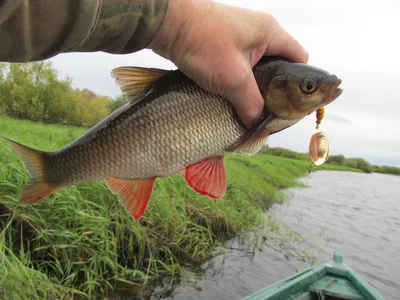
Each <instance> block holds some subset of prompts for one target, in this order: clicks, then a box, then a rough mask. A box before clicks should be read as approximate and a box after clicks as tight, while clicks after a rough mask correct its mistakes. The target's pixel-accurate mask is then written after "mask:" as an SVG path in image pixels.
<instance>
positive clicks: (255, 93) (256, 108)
mask: <svg viewBox="0 0 400 300" xmlns="http://www.w3.org/2000/svg"><path fill="white" fill-rule="evenodd" d="M227 98H228V99H229V100H230V101H231V102H232V104H233V106H234V108H235V110H236V113H237V115H238V117H239V119H240V120H241V121H242V122H243V124H244V125H245V126H246V127H248V128H250V127H252V125H254V123H255V122H257V121H258V120H259V118H260V117H261V114H262V112H263V108H264V99H263V97H262V96H261V93H260V90H259V89H258V86H257V83H256V80H255V78H254V75H253V73H251V75H250V76H249V78H248V80H247V81H246V82H245V83H244V84H243V85H242V86H241V87H240V88H237V89H235V90H234V91H231V92H230V93H229V94H228V95H227Z"/></svg>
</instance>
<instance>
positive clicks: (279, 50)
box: [265, 27, 309, 63]
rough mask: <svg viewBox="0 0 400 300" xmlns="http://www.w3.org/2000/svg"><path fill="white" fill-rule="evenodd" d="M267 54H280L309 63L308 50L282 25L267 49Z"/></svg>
mask: <svg viewBox="0 0 400 300" xmlns="http://www.w3.org/2000/svg"><path fill="white" fill-rule="evenodd" d="M265 55H267V56H268V55H271V56H272V55H280V56H284V57H286V58H288V59H290V60H293V61H295V62H300V63H307V62H308V57H309V54H308V52H307V50H306V49H305V48H304V47H303V46H302V45H301V44H300V43H299V42H298V41H297V40H296V39H295V38H294V37H293V36H292V35H290V34H289V33H288V32H287V31H286V30H285V29H283V28H282V27H280V28H279V29H278V31H277V32H276V34H275V35H274V36H273V38H272V39H271V41H270V42H269V44H268V47H267V49H266V50H265Z"/></svg>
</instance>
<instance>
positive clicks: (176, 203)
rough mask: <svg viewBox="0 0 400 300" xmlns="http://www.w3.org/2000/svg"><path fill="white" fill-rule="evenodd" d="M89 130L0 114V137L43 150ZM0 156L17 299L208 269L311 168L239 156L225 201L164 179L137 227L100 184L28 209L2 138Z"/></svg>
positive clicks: (88, 291)
mask: <svg viewBox="0 0 400 300" xmlns="http://www.w3.org/2000/svg"><path fill="white" fill-rule="evenodd" d="M84 131H85V129H82V128H74V127H67V126H61V125H44V124H40V123H33V122H29V121H21V120H16V119H12V118H9V117H0V132H1V133H2V135H4V136H5V137H9V138H13V139H15V140H16V141H18V142H21V143H24V144H26V145H28V146H30V147H33V148H38V149H41V150H55V149H57V148H60V147H62V146H64V145H65V144H67V143H68V142H70V141H72V140H73V139H75V138H77V137H79V136H80V135H81V134H82V133H84ZM0 153H2V155H1V157H0V170H1V172H0V199H1V200H0V226H1V228H2V231H1V234H0V261H1V262H2V264H1V265H0V276H1V281H0V296H5V297H7V298H10V299H14V298H15V297H20V298H36V299H45V298H57V299H60V298H65V297H67V298H68V297H70V296H71V295H81V296H82V297H83V298H92V297H96V296H99V295H102V296H107V295H112V293H113V288H114V287H115V286H116V285H120V284H121V283H123V284H124V285H130V286H132V287H135V286H141V285H143V284H146V282H149V280H150V282H151V278H154V276H160V275H162V274H169V275H171V276H178V275H179V274H181V272H182V265H184V264H191V265H200V264H201V263H204V262H205V261H207V260H209V259H210V258H212V257H213V253H214V250H215V249H216V248H217V247H218V246H222V245H223V244H224V243H225V242H226V241H227V240H229V239H231V238H236V237H240V236H241V235H242V234H244V233H246V232H249V231H254V230H257V229H259V228H262V227H263V226H264V225H265V223H264V217H263V212H264V211H266V210H267V209H268V208H269V207H271V205H272V204H273V203H276V202H282V201H283V200H284V194H283V193H282V190H283V189H286V188H289V187H301V186H304V185H303V184H302V183H301V182H300V181H298V179H299V178H301V177H303V176H306V175H307V174H308V167H309V163H308V162H307V161H300V160H294V159H288V158H282V157H276V156H272V155H267V154H257V155H253V156H242V155H235V154H232V155H229V156H228V157H227V158H226V166H227V174H228V191H227V194H226V196H225V197H224V198H223V199H221V200H219V201H215V200H212V199H209V198H206V197H203V196H200V195H198V194H196V193H195V192H194V191H193V190H192V189H190V188H189V187H188V186H187V184H186V182H185V181H184V179H183V177H182V176H181V175H173V176H169V177H166V178H160V179H158V180H157V181H156V185H155V188H154V193H153V195H152V198H151V201H150V204H149V207H148V210H147V212H146V214H145V216H144V217H143V218H142V219H141V220H140V221H134V220H133V219H132V218H131V216H130V215H129V214H128V213H127V212H126V211H125V209H124V207H123V206H122V205H121V204H120V203H119V202H118V201H117V198H116V196H115V195H114V194H113V193H111V192H110V191H109V190H108V189H107V187H106V186H105V184H104V182H102V181H98V182H91V183H85V184H81V185H78V186H74V187H70V188H68V189H66V190H63V191H61V192H59V193H57V194H55V195H52V196H50V197H48V198H46V199H44V200H42V201H40V202H38V203H37V204H34V205H30V206H21V205H20V204H19V203H18V196H19V193H20V191H21V189H22V187H23V185H24V184H25V182H26V180H27V179H28V174H27V171H26V168H25V166H24V165H23V163H22V161H21V160H20V159H19V158H18V156H17V155H16V154H15V153H14V152H13V151H12V150H11V149H10V148H9V147H8V146H7V145H6V144H5V143H4V142H0ZM317 170H340V171H357V170H354V169H350V168H345V167H341V166H337V165H323V166H321V167H313V168H312V171H317Z"/></svg>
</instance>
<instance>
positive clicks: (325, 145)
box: [308, 107, 329, 171]
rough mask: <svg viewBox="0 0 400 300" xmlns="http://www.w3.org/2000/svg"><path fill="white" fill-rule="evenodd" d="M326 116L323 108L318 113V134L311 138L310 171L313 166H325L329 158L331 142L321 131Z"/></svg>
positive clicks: (309, 151)
mask: <svg viewBox="0 0 400 300" xmlns="http://www.w3.org/2000/svg"><path fill="white" fill-rule="evenodd" d="M324 116H325V108H324V107H321V108H319V109H317V111H316V118H317V119H316V126H315V129H316V132H315V133H314V134H313V135H312V136H311V139H310V144H309V149H308V154H309V156H310V171H311V164H314V165H316V166H319V165H322V164H324V163H325V162H326V161H327V159H328V156H329V140H328V137H327V135H326V134H325V133H324V132H323V131H321V130H320V129H319V126H320V124H321V122H322V119H323V118H324Z"/></svg>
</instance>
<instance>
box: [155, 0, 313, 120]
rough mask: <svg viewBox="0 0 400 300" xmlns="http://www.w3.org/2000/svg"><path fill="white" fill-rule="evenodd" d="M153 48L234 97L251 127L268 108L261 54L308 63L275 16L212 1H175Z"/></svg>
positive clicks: (205, 84) (214, 90)
mask: <svg viewBox="0 0 400 300" xmlns="http://www.w3.org/2000/svg"><path fill="white" fill-rule="evenodd" d="M149 48H150V49H152V50H153V51H154V52H155V53H157V54H159V55H161V56H163V57H165V58H167V59H169V60H171V61H172V62H173V63H174V64H175V65H176V66H177V67H178V68H179V69H180V70H181V71H182V72H183V73H184V74H185V75H186V76H188V77H190V78H191V79H192V80H194V81H195V82H196V83H197V84H198V85H199V86H200V87H202V88H203V89H205V90H207V91H209V92H212V93H215V94H218V95H221V96H223V97H226V98H227V99H229V100H230V101H231V102H232V104H233V106H234V107H235V109H236V112H237V114H238V116H239V118H240V119H241V120H242V122H243V123H244V124H245V125H246V126H248V127H251V125H252V124H254V122H256V121H257V120H258V119H259V118H260V116H261V114H262V111H263V107H264V99H263V97H262V96H261V93H260V91H259V89H258V86H257V83H256V80H255V78H254V75H253V72H252V67H253V66H254V65H255V64H256V63H257V62H258V61H259V60H260V58H261V57H262V56H263V55H266V56H268V55H271V56H272V55H280V56H284V57H286V58H288V59H291V60H293V61H296V62H302V63H306V62H307V61H308V53H307V51H306V50H305V49H304V48H303V47H302V46H301V45H300V44H299V43H298V42H297V41H296V40H295V39H294V38H293V37H292V36H291V35H290V34H289V33H287V32H286V31H285V30H284V29H283V28H282V27H281V26H280V25H279V24H278V22H277V21H276V20H275V19H274V18H273V17H272V16H271V15H269V14H266V13H262V12H257V11H252V10H248V9H243V8H239V7H234V6H230V5H225V4H220V3H215V2H212V1H208V0H170V2H169V9H168V12H167V16H166V19H165V20H164V23H163V25H162V26H161V28H160V30H159V32H158V33H157V35H156V37H155V38H154V40H153V41H152V43H151V44H150V46H149Z"/></svg>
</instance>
